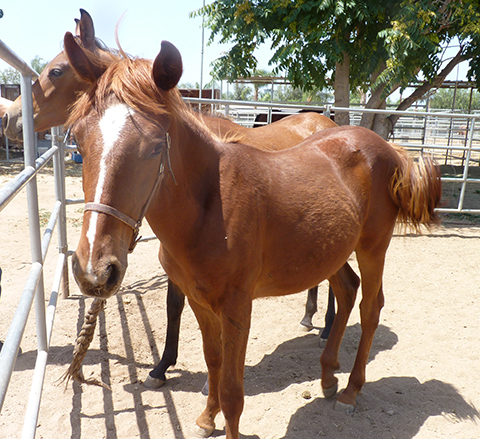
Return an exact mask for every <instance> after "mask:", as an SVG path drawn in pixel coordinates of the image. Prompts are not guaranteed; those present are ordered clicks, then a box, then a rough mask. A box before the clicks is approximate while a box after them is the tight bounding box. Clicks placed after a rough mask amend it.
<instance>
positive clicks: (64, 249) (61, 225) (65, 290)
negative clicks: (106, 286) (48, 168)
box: [52, 127, 70, 299]
mask: <svg viewBox="0 0 480 439" xmlns="http://www.w3.org/2000/svg"><path fill="white" fill-rule="evenodd" d="M52 145H57V147H58V152H57V154H55V155H54V157H53V167H54V170H55V172H54V177H55V198H56V200H57V201H60V202H61V203H62V207H61V208H60V213H59V215H58V221H57V227H58V251H59V253H62V254H64V255H65V261H66V260H67V253H68V242H67V212H66V195H65V142H64V138H63V137H62V128H61V127H54V128H52ZM69 294H70V292H69V284H68V264H67V263H65V265H64V267H63V277H62V282H61V284H60V296H61V297H62V299H66V298H67V297H68V296H69Z"/></svg>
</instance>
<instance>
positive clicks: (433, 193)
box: [390, 145, 442, 232]
mask: <svg viewBox="0 0 480 439" xmlns="http://www.w3.org/2000/svg"><path fill="white" fill-rule="evenodd" d="M394 148H395V149H396V151H397V152H398V154H399V155H400V158H401V162H402V164H401V165H400V166H399V167H398V168H397V169H396V171H395V174H394V175H393V177H392V180H391V186H390V192H391V195H392V199H393V201H394V202H395V204H396V205H397V206H398V207H399V214H398V218H397V220H398V221H399V222H400V223H402V224H404V225H405V226H406V227H411V228H413V229H414V230H415V231H416V232H418V231H419V229H420V226H421V225H425V226H427V227H431V226H433V225H436V224H439V223H440V217H439V215H438V213H437V212H436V211H435V208H436V207H439V205H440V201H441V198H442V183H441V180H440V168H439V167H438V166H437V165H436V164H435V163H434V162H433V160H432V159H431V158H430V157H423V156H419V157H418V161H414V159H413V158H412V157H409V156H408V155H407V154H406V152H405V151H404V150H402V149H400V148H399V147H397V146H396V145H394Z"/></svg>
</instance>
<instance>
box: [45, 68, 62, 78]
mask: <svg viewBox="0 0 480 439" xmlns="http://www.w3.org/2000/svg"><path fill="white" fill-rule="evenodd" d="M48 75H49V76H53V77H55V78H58V77H59V76H62V75H63V72H62V71H61V70H60V69H52V70H50V72H49V74H48Z"/></svg>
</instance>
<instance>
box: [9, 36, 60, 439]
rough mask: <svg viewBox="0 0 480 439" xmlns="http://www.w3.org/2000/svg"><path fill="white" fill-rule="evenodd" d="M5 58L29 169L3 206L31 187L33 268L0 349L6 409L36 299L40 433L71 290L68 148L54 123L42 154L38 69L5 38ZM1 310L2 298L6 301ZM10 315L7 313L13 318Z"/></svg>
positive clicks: (29, 419) (32, 407)
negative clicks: (60, 315)
mask: <svg viewBox="0 0 480 439" xmlns="http://www.w3.org/2000/svg"><path fill="white" fill-rule="evenodd" d="M0 58H2V59H3V60H4V61H6V62H7V63H9V64H10V65H11V66H12V67H14V68H16V69H17V70H18V71H19V72H20V74H21V95H22V114H23V144H24V164H25V167H24V170H23V171H22V172H20V173H19V174H18V175H17V176H16V177H15V178H13V179H12V180H11V181H9V182H8V183H7V184H5V185H4V186H3V187H2V188H0V212H1V211H2V210H3V209H4V208H5V207H6V206H7V205H8V204H9V203H10V202H11V201H12V200H13V199H14V197H15V196H17V195H18V194H19V193H20V191H22V189H24V188H26V191H27V207H28V219H29V234H30V248H31V268H30V272H29V275H28V278H27V281H26V284H25V287H24V289H23V292H22V294H21V296H20V299H19V302H18V306H17V308H16V311H15V313H14V315H13V318H12V321H11V324H10V327H9V330H8V333H7V335H6V338H5V342H4V344H3V347H2V350H1V351H0V365H1V366H0V411H1V409H2V407H3V403H4V401H5V395H6V392H7V388H8V385H9V383H10V379H11V376H12V372H13V369H14V366H15V361H16V358H17V355H18V351H19V347H20V342H21V340H22V337H23V333H24V330H25V326H26V323H27V319H28V316H29V313H30V310H31V308H32V305H33V304H34V308H35V323H36V335H37V359H36V364H35V370H34V375H33V380H32V387H31V391H30V397H29V401H28V405H27V408H26V414H25V422H24V425H23V431H22V436H21V437H22V438H24V439H27V438H33V437H35V432H36V427H37V419H38V412H39V408H40V399H41V394H42V388H43V381H44V377H45V369H46V364H47V357H48V350H49V346H50V338H51V335H52V328H53V321H54V316H55V310H56V304H57V299H58V296H59V294H60V292H61V293H62V294H63V295H68V275H67V250H68V246H67V229H66V213H65V205H66V203H65V161H64V157H65V152H64V143H63V138H62V137H61V136H60V133H61V131H60V129H59V128H56V129H53V131H52V132H53V135H52V146H51V148H50V149H48V150H47V151H46V152H45V153H44V154H43V155H42V156H41V157H39V158H38V159H37V150H36V144H35V133H34V126H33V105H32V80H33V79H36V78H37V77H38V74H37V73H36V72H35V71H34V70H32V69H31V68H30V66H28V65H27V64H26V63H25V62H24V61H23V60H22V59H21V58H19V57H18V56H17V55H16V54H15V53H14V52H13V51H12V50H11V49H10V48H9V47H8V46H7V45H5V44H4V43H3V41H1V40H0ZM52 159H53V168H54V179H55V198H56V201H55V205H54V207H53V209H52V214H51V217H50V220H49V222H48V225H47V228H46V231H45V233H44V234H43V236H41V230H40V215H39V203H38V188H37V178H36V176H37V174H38V172H39V171H40V170H41V169H43V168H44V167H45V166H46V165H47V163H48V162H50V161H51V160H52ZM55 226H58V227H57V228H58V262H57V269H56V272H55V276H54V279H53V285H52V287H51V289H50V296H49V303H48V306H47V307H45V285H44V279H43V265H44V261H45V258H46V256H47V251H48V248H49V245H50V243H51V240H52V236H53V231H54V229H55ZM0 312H1V304H0ZM9 317H10V316H2V318H5V319H7V318H9Z"/></svg>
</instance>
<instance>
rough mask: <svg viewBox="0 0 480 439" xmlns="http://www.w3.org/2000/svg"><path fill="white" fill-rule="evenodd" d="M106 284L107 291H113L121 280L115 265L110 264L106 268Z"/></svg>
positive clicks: (118, 269)
mask: <svg viewBox="0 0 480 439" xmlns="http://www.w3.org/2000/svg"><path fill="white" fill-rule="evenodd" d="M106 271H107V282H106V284H105V286H106V289H107V290H108V291H110V290H113V289H114V288H115V287H117V285H118V283H119V282H120V280H121V272H120V268H119V267H118V265H117V264H116V263H110V264H108V267H107V270H106Z"/></svg>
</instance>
